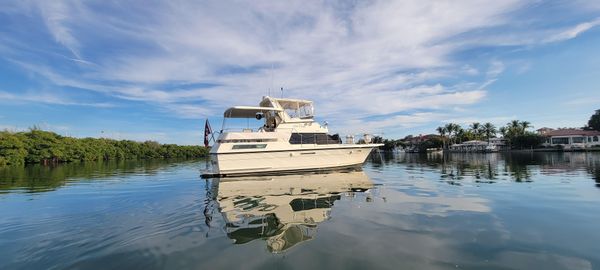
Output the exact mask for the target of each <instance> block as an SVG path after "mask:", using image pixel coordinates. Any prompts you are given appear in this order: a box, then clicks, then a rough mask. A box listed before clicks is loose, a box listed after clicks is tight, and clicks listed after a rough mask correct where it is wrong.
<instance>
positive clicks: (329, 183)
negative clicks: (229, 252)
mask: <svg viewBox="0 0 600 270" xmlns="http://www.w3.org/2000/svg"><path fill="white" fill-rule="evenodd" d="M218 186H219V187H218V195H217V200H218V203H219V210H220V211H221V214H222V215H223V218H224V219H225V222H226V225H225V229H226V232H227V236H228V237H229V238H231V239H233V240H234V241H235V244H244V243H248V242H250V241H252V240H255V239H264V240H265V241H266V244H267V249H268V250H269V251H270V252H273V253H279V252H283V251H285V250H287V249H289V248H291V247H293V246H295V245H296V244H299V243H301V242H304V241H307V240H311V239H313V238H314V237H315V235H316V229H317V224H318V223H320V222H323V221H325V220H327V219H329V218H330V211H331V208H332V206H333V204H334V202H335V201H336V200H340V199H341V198H342V196H349V195H350V196H351V195H353V194H354V193H355V192H365V191H367V190H369V189H371V188H372V187H373V183H372V182H371V180H370V179H369V178H368V176H367V175H366V174H365V173H364V172H363V171H348V172H331V173H326V174H306V175H283V176H268V177H267V176H262V177H261V176H256V177H236V178H223V179H220V180H219V181H218Z"/></svg>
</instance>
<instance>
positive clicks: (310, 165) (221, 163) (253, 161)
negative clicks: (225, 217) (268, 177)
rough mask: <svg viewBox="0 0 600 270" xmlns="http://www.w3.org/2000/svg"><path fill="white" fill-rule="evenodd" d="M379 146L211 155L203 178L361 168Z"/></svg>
mask: <svg viewBox="0 0 600 270" xmlns="http://www.w3.org/2000/svg"><path fill="white" fill-rule="evenodd" d="M376 146H377V145H353V146H346V147H339V148H333V147H323V148H303V149H294V150H276V151H256V152H240V153H231V152H230V153H213V154H211V163H212V167H213V169H212V171H209V172H206V173H204V174H203V176H204V177H223V176H241V175H255V174H263V175H264V174H280V173H296V172H307V171H310V172H314V171H324V170H336V169H344V168H352V167H358V166H360V165H362V164H363V163H364V162H365V160H366V159H367V157H368V156H369V153H370V152H371V150H372V149H373V148H374V147H376Z"/></svg>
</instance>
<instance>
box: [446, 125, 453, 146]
mask: <svg viewBox="0 0 600 270" xmlns="http://www.w3.org/2000/svg"><path fill="white" fill-rule="evenodd" d="M444 128H445V129H446V132H447V133H448V137H450V143H452V140H453V138H452V132H454V124H453V123H448V124H446V126H444Z"/></svg>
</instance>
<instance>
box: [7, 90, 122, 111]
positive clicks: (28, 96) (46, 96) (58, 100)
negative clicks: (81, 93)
mask: <svg viewBox="0 0 600 270" xmlns="http://www.w3.org/2000/svg"><path fill="white" fill-rule="evenodd" d="M7 101H10V102H15V101H17V102H35V103H47V104H56V105H68V106H89V107H98V108H109V107H114V105H113V104H111V103H106V102H95V103H86V102H75V101H71V100H68V99H65V98H64V97H60V96H56V95H53V94H50V93H41V92H35V93H34V92H30V93H23V94H19V95H15V94H12V93H9V92H3V91H0V102H7Z"/></svg>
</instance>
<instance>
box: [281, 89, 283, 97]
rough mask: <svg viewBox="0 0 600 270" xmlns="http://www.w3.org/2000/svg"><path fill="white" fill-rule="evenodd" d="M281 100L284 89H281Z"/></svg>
mask: <svg viewBox="0 0 600 270" xmlns="http://www.w3.org/2000/svg"><path fill="white" fill-rule="evenodd" d="M281 98H283V87H281Z"/></svg>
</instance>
